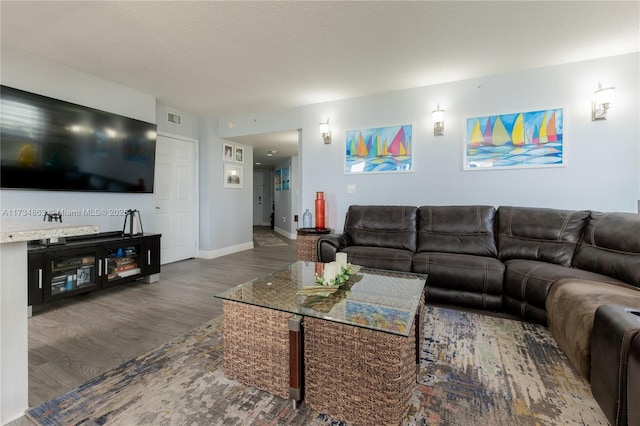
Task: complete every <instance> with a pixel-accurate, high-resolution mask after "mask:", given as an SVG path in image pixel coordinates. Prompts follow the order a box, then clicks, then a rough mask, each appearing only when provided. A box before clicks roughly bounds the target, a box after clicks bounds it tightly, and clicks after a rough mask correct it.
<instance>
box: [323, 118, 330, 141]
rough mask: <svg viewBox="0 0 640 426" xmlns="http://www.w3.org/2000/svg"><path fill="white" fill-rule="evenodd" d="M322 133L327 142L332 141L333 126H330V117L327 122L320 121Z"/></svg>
mask: <svg viewBox="0 0 640 426" xmlns="http://www.w3.org/2000/svg"><path fill="white" fill-rule="evenodd" d="M320 134H322V140H323V141H324V143H325V144H329V143H331V128H330V127H329V119H328V118H327V122H326V123H320Z"/></svg>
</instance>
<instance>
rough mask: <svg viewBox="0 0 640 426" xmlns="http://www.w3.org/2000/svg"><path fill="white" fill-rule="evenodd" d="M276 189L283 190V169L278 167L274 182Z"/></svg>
mask: <svg viewBox="0 0 640 426" xmlns="http://www.w3.org/2000/svg"><path fill="white" fill-rule="evenodd" d="M273 185H274V187H275V189H276V191H281V190H282V169H278V170H276V172H275V182H274V183H273Z"/></svg>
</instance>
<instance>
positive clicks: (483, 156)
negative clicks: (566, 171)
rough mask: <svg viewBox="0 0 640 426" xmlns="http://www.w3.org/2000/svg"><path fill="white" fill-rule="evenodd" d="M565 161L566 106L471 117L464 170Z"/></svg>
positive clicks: (520, 166)
mask: <svg viewBox="0 0 640 426" xmlns="http://www.w3.org/2000/svg"><path fill="white" fill-rule="evenodd" d="M564 165H565V157H564V112H563V109H562V108H556V109H547V110H540V111H528V112H516V113H511V114H501V115H491V116H485V117H473V118H468V119H467V135H466V141H465V149H464V170H495V169H512V168H531V167H562V166H564Z"/></svg>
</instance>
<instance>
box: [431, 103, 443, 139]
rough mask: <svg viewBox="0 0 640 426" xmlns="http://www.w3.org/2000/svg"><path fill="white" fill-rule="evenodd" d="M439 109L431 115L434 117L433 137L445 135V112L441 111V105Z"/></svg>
mask: <svg viewBox="0 0 640 426" xmlns="http://www.w3.org/2000/svg"><path fill="white" fill-rule="evenodd" d="M437 108H438V109H436V110H434V111H433V112H432V113H431V114H432V117H433V136H442V135H444V110H443V109H440V105H438V107H437Z"/></svg>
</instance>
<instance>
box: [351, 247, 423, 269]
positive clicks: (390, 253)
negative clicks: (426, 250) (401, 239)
mask: <svg viewBox="0 0 640 426" xmlns="http://www.w3.org/2000/svg"><path fill="white" fill-rule="evenodd" d="M342 251H343V252H345V253H347V261H348V262H349V263H353V264H354V265H360V266H366V267H367V268H375V269H391V270H394V271H402V272H411V259H412V258H413V252H412V251H409V250H402V249H394V248H386V247H365V246H348V247H345V248H343V249H342Z"/></svg>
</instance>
